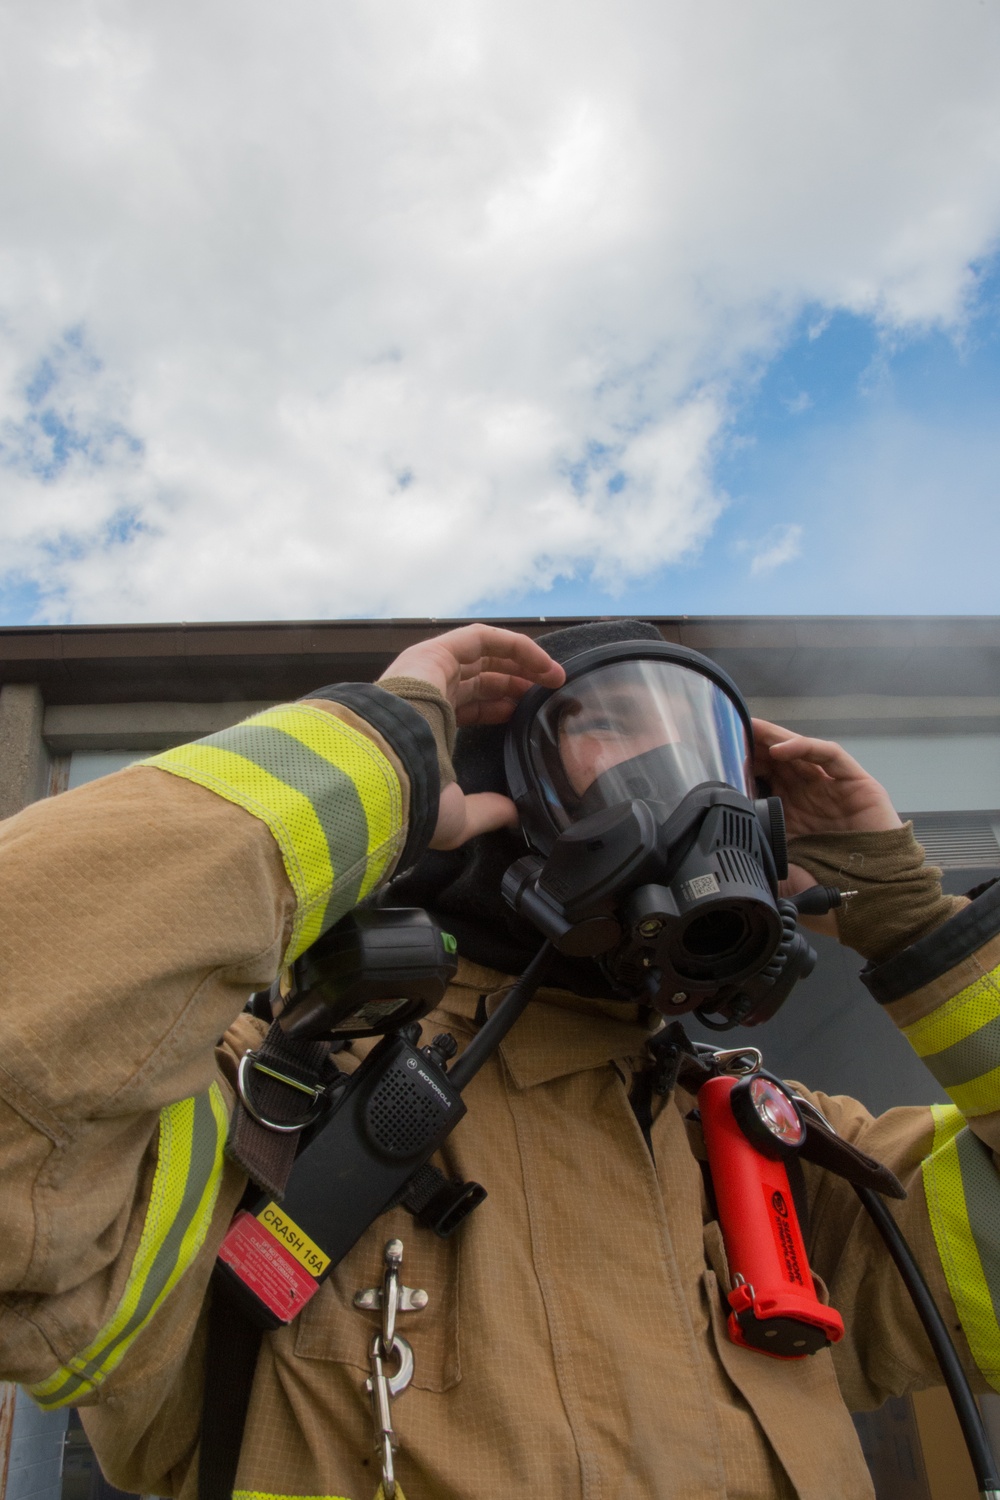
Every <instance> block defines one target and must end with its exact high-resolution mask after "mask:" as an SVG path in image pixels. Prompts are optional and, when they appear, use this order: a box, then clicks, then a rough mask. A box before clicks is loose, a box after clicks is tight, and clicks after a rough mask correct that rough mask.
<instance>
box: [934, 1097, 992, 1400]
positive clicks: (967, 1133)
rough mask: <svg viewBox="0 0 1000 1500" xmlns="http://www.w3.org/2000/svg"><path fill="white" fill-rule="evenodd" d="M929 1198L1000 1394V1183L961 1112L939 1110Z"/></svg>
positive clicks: (962, 1315) (956, 1287)
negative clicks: (997, 1230)
mask: <svg viewBox="0 0 1000 1500" xmlns="http://www.w3.org/2000/svg"><path fill="white" fill-rule="evenodd" d="M931 1109H932V1112H933V1115H934V1145H933V1149H932V1151H931V1154H930V1156H928V1157H927V1158H926V1159H925V1160H924V1162H923V1167H922V1171H923V1181H924V1194H925V1196H926V1199H927V1210H928V1213H929V1215H930V1221H931V1228H932V1229H933V1231H934V1240H935V1243H936V1244H937V1249H938V1255H939V1256H940V1258H941V1264H942V1266H943V1268H944V1273H945V1277H946V1279H947V1282H948V1289H949V1291H950V1292H951V1296H952V1300H953V1301H954V1303H955V1309H956V1311H957V1313H958V1316H959V1320H960V1322H961V1324H962V1328H963V1330H964V1332H965V1336H966V1338H967V1339H968V1341H969V1348H970V1349H971V1350H972V1356H973V1358H974V1359H975V1361H976V1364H977V1365H978V1366H979V1369H980V1370H981V1371H982V1373H983V1375H984V1376H985V1377H986V1379H987V1380H988V1381H989V1383H990V1385H992V1386H993V1387H994V1389H997V1390H1000V1239H998V1236H997V1232H996V1225H997V1224H998V1223H1000V1176H998V1174H997V1170H996V1167H995V1166H994V1164H993V1156H992V1152H991V1151H990V1150H989V1148H988V1147H987V1146H985V1145H984V1144H983V1142H982V1141H980V1140H979V1138H978V1137H977V1136H975V1135H973V1133H972V1131H971V1130H970V1129H969V1127H968V1126H967V1125H963V1121H962V1115H961V1113H960V1111H959V1110H958V1109H956V1108H955V1107H954V1105H941V1104H934V1105H932V1106H931Z"/></svg>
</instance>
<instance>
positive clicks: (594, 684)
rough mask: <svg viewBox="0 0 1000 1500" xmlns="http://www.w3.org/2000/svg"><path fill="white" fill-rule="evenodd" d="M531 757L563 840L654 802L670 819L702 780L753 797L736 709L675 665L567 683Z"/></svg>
mask: <svg viewBox="0 0 1000 1500" xmlns="http://www.w3.org/2000/svg"><path fill="white" fill-rule="evenodd" d="M528 752H529V756H530V758H531V762H532V765H533V768H534V771H535V775H536V777H537V783H538V786H539V788H540V790H541V792H542V795H543V796H544V798H545V800H546V803H547V805H548V807H549V811H550V813H551V815H552V818H553V820H554V822H555V823H556V825H557V827H558V828H559V830H560V831H562V830H563V829H565V828H568V827H569V826H570V824H572V823H574V822H576V821H578V820H579V819H580V818H583V817H588V816H589V815H590V814H591V813H594V812H598V811H600V810H601V809H602V808H605V807H612V806H615V805H617V804H618V803H622V802H630V801H632V800H634V799H641V800H643V801H646V802H656V803H660V804H662V805H663V807H664V808H665V810H666V814H667V815H669V813H671V812H672V811H673V810H674V808H676V807H677V806H678V804H679V803H680V802H681V801H682V799H683V798H684V797H685V796H686V795H687V793H688V792H690V791H691V790H692V789H693V788H694V787H696V786H701V785H702V784H703V783H704V782H706V781H715V782H724V783H725V784H726V785H727V786H731V787H733V788H734V789H735V790H736V791H738V792H741V793H742V794H743V795H744V796H746V797H749V798H751V799H752V798H753V797H754V796H755V791H754V782H753V774H752V768H751V763H750V747H749V744H748V741H747V733H746V729H745V727H744V723H743V720H742V718H741V716H740V713H739V710H738V709H737V707H736V705H735V703H734V702H733V701H732V699H731V698H730V697H729V696H728V695H727V694H726V693H725V692H724V691H723V690H722V688H721V687H719V686H718V684H716V683H715V682H713V681H712V680H711V679H710V678H708V677H705V676H703V675H702V674H701V673H700V672H697V671H694V670H692V669H691V668H690V667H687V666H681V665H679V664H677V663H674V662H665V661H656V660H646V661H643V660H639V661H622V662H613V663H610V664H609V665H607V666H603V667H595V668H594V670H593V671H592V672H589V673H588V674H587V675H586V676H585V677H581V678H579V679H577V680H576V681H574V682H570V683H567V684H566V685H565V687H562V688H559V690H558V691H557V692H555V693H553V694H552V696H551V697H550V698H548V699H547V700H546V702H545V703H544V704H543V705H542V707H541V709H540V710H539V712H538V714H537V716H536V718H535V720H534V723H533V724H532V726H531V729H530V731H529V744H528Z"/></svg>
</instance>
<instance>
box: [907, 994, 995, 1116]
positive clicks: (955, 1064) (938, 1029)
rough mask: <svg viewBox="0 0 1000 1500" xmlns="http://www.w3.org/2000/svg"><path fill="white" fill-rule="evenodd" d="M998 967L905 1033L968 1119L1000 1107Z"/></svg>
mask: <svg viewBox="0 0 1000 1500" xmlns="http://www.w3.org/2000/svg"><path fill="white" fill-rule="evenodd" d="M998 979H1000V968H998V969H994V970H993V971H992V973H989V974H986V973H983V974H981V975H980V976H979V977H978V978H977V979H976V980H974V981H973V983H972V984H969V985H966V986H965V988H964V989H962V990H960V991H959V993H958V994H957V995H953V996H952V998H951V999H950V1000H947V1001H945V1003H944V1004H943V1005H940V1006H938V1008H937V1009H936V1010H934V1011H932V1012H931V1014H930V1015H928V1016H923V1017H922V1018H921V1019H920V1020H919V1021H914V1022H913V1024H912V1025H911V1026H907V1027H905V1028H904V1035H905V1036H906V1037H907V1039H908V1040H909V1042H910V1043H911V1045H912V1046H913V1048H914V1051H915V1052H916V1053H917V1055H918V1056H919V1057H921V1058H923V1060H924V1062H925V1063H926V1065H927V1067H928V1068H929V1069H930V1070H931V1072H932V1073H933V1074H934V1077H935V1078H936V1079H937V1080H938V1082H939V1083H940V1084H941V1085H942V1087H943V1088H945V1089H947V1091H948V1093H949V1094H950V1095H951V1097H952V1099H953V1100H954V1101H955V1103H956V1104H957V1105H958V1107H959V1108H960V1109H961V1110H962V1111H963V1112H964V1113H965V1114H967V1115H985V1114H992V1113H993V1111H994V1110H997V1109H1000V983H998Z"/></svg>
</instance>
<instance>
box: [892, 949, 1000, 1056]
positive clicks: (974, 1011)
mask: <svg viewBox="0 0 1000 1500" xmlns="http://www.w3.org/2000/svg"><path fill="white" fill-rule="evenodd" d="M998 1018H1000V968H996V969H994V970H993V971H992V973H990V974H982V975H980V976H979V978H978V979H976V980H974V981H973V983H972V984H967V985H966V986H965V988H964V989H961V990H959V992H958V994H957V995H952V997H951V999H950V1000H946V1001H945V1002H944V1004H943V1005H939V1006H938V1007H937V1008H936V1010H932V1011H931V1013H930V1015H927V1016H922V1017H921V1018H920V1020H919V1021H914V1022H913V1024H912V1025H910V1026H904V1027H903V1035H904V1036H905V1037H906V1039H907V1041H908V1042H909V1043H910V1046H911V1047H912V1048H913V1050H914V1052H915V1053H916V1054H917V1056H918V1057H929V1056H930V1055H931V1054H932V1053H934V1052H943V1051H944V1049H945V1048H946V1047H954V1045H955V1044H956V1042H964V1041H965V1039H966V1037H969V1036H971V1035H972V1033H973V1032H974V1031H979V1029H980V1028H981V1027H983V1026H986V1025H987V1024H988V1023H989V1022H990V1021H996V1020H997V1019H998Z"/></svg>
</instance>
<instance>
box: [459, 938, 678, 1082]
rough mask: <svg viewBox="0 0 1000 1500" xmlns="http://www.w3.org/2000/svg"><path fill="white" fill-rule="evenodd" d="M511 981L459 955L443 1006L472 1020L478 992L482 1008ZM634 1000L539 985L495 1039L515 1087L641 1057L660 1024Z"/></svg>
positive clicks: (491, 1003) (488, 1006) (498, 996)
mask: <svg viewBox="0 0 1000 1500" xmlns="http://www.w3.org/2000/svg"><path fill="white" fill-rule="evenodd" d="M513 983H514V978H513V977H512V976H511V975H509V974H501V973H499V972H498V971H497V970H496V969H487V968H484V967H483V966H482V965H481V964H474V963H470V962H469V961H468V960H467V959H464V958H460V959H459V962H458V973H457V974H456V976H455V980H454V982H453V983H452V986H451V988H450V989H449V991H448V995H447V997H446V999H445V1001H444V1006H443V1008H444V1009H446V1010H449V1011H451V1012H452V1013H453V1014H456V1015H460V1016H464V1017H465V1018H466V1019H468V1020H470V1021H472V1020H474V1019H475V1016H476V1012H477V1009H478V1007H479V1000H480V996H482V995H485V996H486V1010H487V1013H488V1014H490V1013H492V1011H493V1009H494V1008H495V1006H496V1005H497V1003H498V1002H499V1001H500V1000H501V999H502V998H503V996H504V994H505V993H506V992H507V990H508V989H509V988H510V986H511V985H512V984H513ZM648 1015H649V1013H648V1012H640V1007H639V1006H638V1005H628V1004H623V1003H618V1002H615V1001H613V1000H584V999H581V998H580V996H579V995H573V994H571V993H570V992H569V991H568V990H555V989H545V988H542V989H540V990H539V991H538V994H537V995H536V996H535V998H534V1000H532V1002H531V1004H530V1005H529V1006H528V1008H527V1010H526V1011H525V1012H524V1014H523V1015H522V1016H520V1017H519V1018H518V1020H517V1021H516V1022H515V1024H514V1026H513V1027H512V1029H511V1030H510V1031H509V1032H508V1033H507V1036H506V1037H505V1038H504V1040H503V1041H502V1042H501V1043H500V1053H501V1056H502V1057H503V1060H504V1062H505V1064H506V1065H507V1068H508V1070H509V1072H510V1075H511V1077H512V1079H513V1081H514V1083H515V1085H516V1086H517V1087H518V1088H522V1089H525V1088H532V1087H534V1085H535V1084H538V1083H548V1082H549V1081H550V1080H551V1079H553V1078H562V1077H565V1076H566V1075H567V1074H570V1073H580V1072H583V1071H585V1070H586V1069H589V1068H599V1067H603V1066H604V1065H605V1064H606V1063H609V1062H612V1061H618V1060H620V1061H622V1062H625V1061H627V1060H629V1059H638V1058H640V1057H642V1056H643V1053H644V1051H645V1045H646V1041H647V1039H648V1038H649V1037H650V1036H652V1034H653V1032H654V1031H658V1030H659V1028H660V1027H661V1025H662V1024H663V1022H662V1019H661V1017H659V1016H657V1015H654V1016H653V1017H652V1020H651V1021H650V1020H648V1019H647V1018H648Z"/></svg>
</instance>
